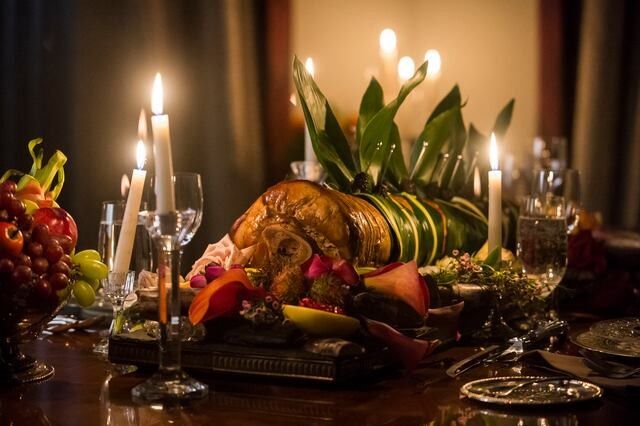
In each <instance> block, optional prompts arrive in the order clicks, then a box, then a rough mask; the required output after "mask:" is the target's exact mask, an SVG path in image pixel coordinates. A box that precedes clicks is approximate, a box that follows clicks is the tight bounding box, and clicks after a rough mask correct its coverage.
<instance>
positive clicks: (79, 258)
mask: <svg viewBox="0 0 640 426" xmlns="http://www.w3.org/2000/svg"><path fill="white" fill-rule="evenodd" d="M71 260H72V261H73V263H75V264H76V265H79V264H80V263H82V262H83V261H84V260H97V261H100V260H101V259H100V253H98V252H97V251H95V250H82V251H79V252H78V253H76V254H74V255H73V256H72V257H71Z"/></svg>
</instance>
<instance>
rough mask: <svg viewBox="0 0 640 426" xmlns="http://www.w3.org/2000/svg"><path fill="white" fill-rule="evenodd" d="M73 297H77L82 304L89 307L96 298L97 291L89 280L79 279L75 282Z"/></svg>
mask: <svg viewBox="0 0 640 426" xmlns="http://www.w3.org/2000/svg"><path fill="white" fill-rule="evenodd" d="M73 297H75V298H76V301H77V302H78V304H79V305H80V306H82V307H83V308H88V307H89V306H91V305H93V302H94V301H95V300H96V292H95V291H93V288H91V285H90V284H89V283H88V282H86V281H83V280H78V281H76V282H75V283H74V284H73Z"/></svg>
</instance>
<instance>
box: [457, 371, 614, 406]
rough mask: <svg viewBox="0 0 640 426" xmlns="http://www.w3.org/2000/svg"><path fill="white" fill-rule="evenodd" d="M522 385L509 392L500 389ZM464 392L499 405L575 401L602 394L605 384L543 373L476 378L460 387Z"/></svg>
mask: <svg viewBox="0 0 640 426" xmlns="http://www.w3.org/2000/svg"><path fill="white" fill-rule="evenodd" d="M516 386H518V388H517V389H515V390H514V391H513V392H511V393H509V394H508V395H500V392H503V393H504V392H505V391H508V390H510V389H512V388H514V387H516ZM460 395H461V396H465V397H467V398H469V399H472V400H475V401H480V402H486V403H490V404H497V405H510V406H539V405H560V404H573V403H576V402H584V401H592V400H595V399H599V398H601V397H602V388H600V387H599V386H597V385H594V384H593V383H589V382H585V381H582V380H576V379H571V378H555V379H552V380H550V379H549V377H543V376H506V377H491V378H488V379H480V380H474V381H472V382H469V383H466V384H465V385H464V386H462V387H461V388H460Z"/></svg>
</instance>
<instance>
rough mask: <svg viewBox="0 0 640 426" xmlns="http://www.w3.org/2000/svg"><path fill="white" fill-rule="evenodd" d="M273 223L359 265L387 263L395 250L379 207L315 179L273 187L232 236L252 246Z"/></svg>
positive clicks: (240, 220) (239, 222) (316, 247)
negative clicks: (321, 183)
mask: <svg viewBox="0 0 640 426" xmlns="http://www.w3.org/2000/svg"><path fill="white" fill-rule="evenodd" d="M273 224H280V225H282V226H283V227H285V228H286V229H287V230H289V231H291V232H295V233H296V234H298V235H300V236H301V237H303V238H304V239H305V240H307V241H308V242H309V243H310V244H311V245H312V247H313V248H314V250H317V251H318V252H320V253H322V254H326V255H329V256H332V257H339V258H342V259H346V260H349V261H351V262H353V263H354V264H356V265H360V266H371V265H380V264H384V263H386V262H387V261H388V260H389V257H390V254H391V244H392V242H391V241H392V240H391V231H390V229H389V225H388V224H387V222H386V220H385V219H384V217H383V216H382V215H381V214H380V213H379V212H378V210H376V209H375V208H374V207H373V206H372V205H370V204H369V203H367V202H366V201H364V200H362V199H360V198H357V197H354V196H352V195H348V194H343V193H341V192H339V191H335V190H332V189H329V188H326V187H323V186H320V185H318V184H315V183H313V182H310V181H305V180H293V181H284V182H280V183H278V184H276V185H274V186H272V187H271V188H269V189H268V190H267V191H266V192H265V193H264V194H262V195H261V196H260V198H258V199H257V200H256V201H255V202H254V203H253V205H252V206H251V207H250V208H249V209H248V210H247V211H246V212H245V213H244V214H243V215H242V216H241V217H240V218H238V220H236V222H235V223H234V225H233V227H232V229H231V231H230V236H231V239H232V240H233V242H234V243H235V244H236V245H237V246H238V247H239V248H245V247H249V246H252V245H254V244H257V243H259V242H260V238H261V236H262V231H263V230H264V228H265V227H267V226H269V225H273Z"/></svg>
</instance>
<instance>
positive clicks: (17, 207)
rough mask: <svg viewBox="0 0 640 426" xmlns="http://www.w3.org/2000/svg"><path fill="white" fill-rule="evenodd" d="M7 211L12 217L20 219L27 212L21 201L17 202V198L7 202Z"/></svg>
mask: <svg viewBox="0 0 640 426" xmlns="http://www.w3.org/2000/svg"><path fill="white" fill-rule="evenodd" d="M7 211H8V212H9V214H10V215H11V216H13V217H20V216H22V215H23V214H24V212H25V211H27V206H25V204H24V203H23V202H22V200H18V199H17V198H14V199H13V200H11V201H10V202H9V205H8V206H7Z"/></svg>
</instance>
